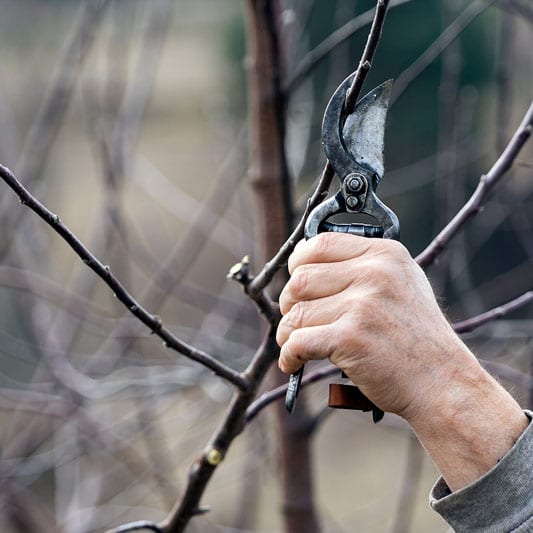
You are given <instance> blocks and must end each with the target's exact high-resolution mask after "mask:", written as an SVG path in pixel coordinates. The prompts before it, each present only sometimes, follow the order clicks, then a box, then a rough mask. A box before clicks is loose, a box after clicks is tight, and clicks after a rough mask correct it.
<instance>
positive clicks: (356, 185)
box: [345, 174, 365, 194]
mask: <svg viewBox="0 0 533 533" xmlns="http://www.w3.org/2000/svg"><path fill="white" fill-rule="evenodd" d="M345 183H346V191H347V192H349V193H352V194H359V193H360V192H363V189H364V188H365V182H364V178H363V176H361V175H360V174H350V175H349V176H348V177H347V178H346V182H345Z"/></svg>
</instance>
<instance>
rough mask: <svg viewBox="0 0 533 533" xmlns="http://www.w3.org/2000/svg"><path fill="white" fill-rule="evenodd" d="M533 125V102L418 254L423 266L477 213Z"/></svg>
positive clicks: (520, 147)
mask: <svg viewBox="0 0 533 533" xmlns="http://www.w3.org/2000/svg"><path fill="white" fill-rule="evenodd" d="M532 128H533V103H531V105H530V106H529V109H528V110H527V112H526V114H525V116H524V118H523V120H522V122H521V124H520V126H519V127H518V129H517V130H516V132H515V134H514V135H513V137H512V139H511V140H510V141H509V144H508V145H507V147H506V148H505V150H504V151H503V153H502V154H501V155H500V157H499V158H498V160H497V161H496V162H495V163H494V165H493V166H492V168H491V169H490V170H489V171H488V173H487V174H484V175H482V176H481V178H480V179H479V183H478V186H477V187H476V190H475V191H474V193H473V194H472V196H471V197H470V198H469V200H468V201H467V202H466V203H465V204H464V206H463V207H462V208H461V209H460V210H459V212H458V213H457V214H456V215H455V216H454V217H453V218H452V220H451V221H450V222H449V223H448V224H447V226H446V227H444V229H443V230H442V231H441V232H440V233H439V234H438V235H437V236H436V237H435V239H433V241H432V242H431V243H430V244H429V246H427V248H426V249H425V250H423V251H422V252H421V253H420V254H419V255H418V256H417V257H416V261H417V262H418V264H419V265H420V266H421V267H422V268H426V267H428V266H429V265H431V264H432V263H433V262H434V261H435V259H436V258H437V257H438V256H439V254H440V253H442V251H443V250H444V249H445V248H446V246H447V244H448V243H449V242H450V241H451V240H452V239H453V238H454V237H455V235H457V233H458V232H459V231H460V230H461V229H462V228H463V226H464V225H465V224H466V222H468V220H470V219H471V218H472V217H473V216H474V215H476V214H477V213H479V211H480V210H481V208H482V207H483V204H484V203H485V201H486V199H487V196H488V194H489V193H490V192H491V191H492V189H494V187H495V186H496V185H497V184H498V183H499V181H500V180H501V179H502V177H503V176H504V175H505V173H506V172H507V171H508V170H509V168H511V165H512V164H513V161H514V159H515V157H516V156H517V155H518V153H519V152H520V150H521V149H522V147H523V146H524V144H525V143H526V141H527V140H528V139H529V137H530V135H531V130H532Z"/></svg>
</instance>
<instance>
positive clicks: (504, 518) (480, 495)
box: [430, 411, 533, 533]
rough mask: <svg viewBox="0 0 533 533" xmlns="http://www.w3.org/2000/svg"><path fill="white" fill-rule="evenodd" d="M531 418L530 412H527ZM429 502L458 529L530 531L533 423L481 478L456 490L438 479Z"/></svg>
mask: <svg viewBox="0 0 533 533" xmlns="http://www.w3.org/2000/svg"><path fill="white" fill-rule="evenodd" d="M526 415H527V416H528V417H529V419H530V421H531V419H532V413H531V412H528V411H526ZM430 505H431V507H432V508H433V509H434V510H435V511H437V512H438V513H439V514H440V515H441V516H442V517H443V518H444V520H446V522H448V523H449V524H450V525H451V526H452V528H453V529H454V530H455V531H457V532H469V533H470V532H472V533H504V532H505V533H510V532H513V533H526V532H533V423H531V422H530V424H529V426H528V427H527V428H526V430H525V431H524V432H523V433H522V435H521V436H520V438H519V439H518V440H517V441H516V443H515V445H514V446H513V447H512V448H511V449H510V450H509V451H508V452H507V454H505V456H504V457H502V459H501V460H500V461H499V462H498V464H497V465H495V466H494V468H492V469H491V470H490V471H489V472H487V473H486V474H485V475H484V476H483V477H481V478H480V479H478V480H477V481H475V482H474V483H472V484H471V485H468V486H467V487H464V488H463V489H461V490H458V491H456V492H453V493H452V492H451V491H450V489H449V488H448V486H447V485H446V482H445V481H444V480H443V479H442V478H441V479H439V480H438V481H437V483H436V484H435V486H434V487H433V489H432V491H431V494H430Z"/></svg>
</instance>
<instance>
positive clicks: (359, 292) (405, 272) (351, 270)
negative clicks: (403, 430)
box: [277, 233, 479, 418]
mask: <svg viewBox="0 0 533 533" xmlns="http://www.w3.org/2000/svg"><path fill="white" fill-rule="evenodd" d="M289 271H290V273H291V279H290V281H289V282H288V283H287V285H286V286H285V288H284V290H283V291H282V293H281V296H280V309H281V312H282V314H283V315H284V316H283V318H282V320H281V322H280V324H279V327H278V332H277V341H278V344H279V345H280V346H281V354H280V359H279V366H280V368H281V369H282V370H283V371H284V372H294V371H295V370H297V369H298V368H299V367H300V366H301V365H302V364H303V363H305V362H306V361H307V360H310V359H324V358H329V359H330V360H331V362H332V363H333V364H335V365H336V366H338V367H339V368H340V369H341V370H343V371H344V372H345V373H346V375H347V376H348V377H349V378H350V379H351V380H352V381H353V382H354V383H356V384H357V385H358V386H359V388H360V389H361V390H362V392H364V394H365V395H366V396H367V397H368V398H369V399H370V400H372V401H373V402H374V403H375V404H376V405H378V406H379V407H380V408H381V409H383V410H384V411H388V412H394V413H398V414H400V415H402V416H404V417H406V418H408V417H409V416H411V414H414V411H416V410H417V409H418V408H419V404H421V403H422V402H421V399H424V406H425V405H427V403H426V402H427V398H428V395H429V396H430V397H431V396H433V395H434V393H435V391H436V389H435V387H438V386H442V383H447V381H446V379H444V375H445V373H446V372H447V371H449V372H455V371H456V369H457V368H458V367H462V368H464V366H465V364H466V365H467V366H468V363H470V364H471V366H472V370H473V371H474V370H477V369H478V367H479V365H478V364H477V361H476V360H475V358H474V357H473V356H472V354H471V353H470V352H469V350H468V349H467V348H466V346H464V344H463V343H462V342H461V341H460V340H459V338H458V337H457V336H456V334H455V333H454V332H453V330H452V328H451V326H450V325H449V323H448V321H447V320H446V318H445V317H444V316H443V314H442V312H441V311H440V309H439V306H438V304H437V302H436V299H435V297H434V295H433V291H432V288H431V286H430V285H429V282H428V281H427V279H426V276H425V275H424V273H423V272H422V270H421V269H420V268H419V267H418V265H417V264H416V263H415V262H414V260H413V259H412V258H411V257H410V255H409V253H408V252H407V250H406V249H405V248H404V247H403V246H402V245H401V244H399V243H397V242H395V241H390V240H383V239H366V238H363V237H357V236H353V235H347V234H340V233H322V234H320V235H318V236H317V237H315V238H313V239H310V240H309V241H305V242H304V241H302V242H300V243H299V244H298V245H297V247H296V249H295V250H294V252H293V254H292V255H291V257H290V259H289ZM442 379H444V382H443V381H442ZM420 407H421V405H420Z"/></svg>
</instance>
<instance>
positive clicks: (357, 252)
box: [288, 232, 372, 274]
mask: <svg viewBox="0 0 533 533" xmlns="http://www.w3.org/2000/svg"><path fill="white" fill-rule="evenodd" d="M371 241H372V239H368V238H366V237H360V236H358V235H350V234H348V233H336V232H325V233H319V234H318V235H317V236H316V237H313V238H312V239H309V240H307V241H300V242H299V243H298V244H297V245H296V247H295V248H294V251H293V252H292V254H291V256H290V257H289V264H288V267H289V273H290V274H292V273H293V271H294V269H295V268H296V267H298V266H300V265H305V264H309V263H337V262H338V261H346V260H348V259H353V258H355V257H359V256H361V255H363V254H364V253H366V252H367V251H368V250H369V248H370V247H371V246H372V242H371Z"/></svg>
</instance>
